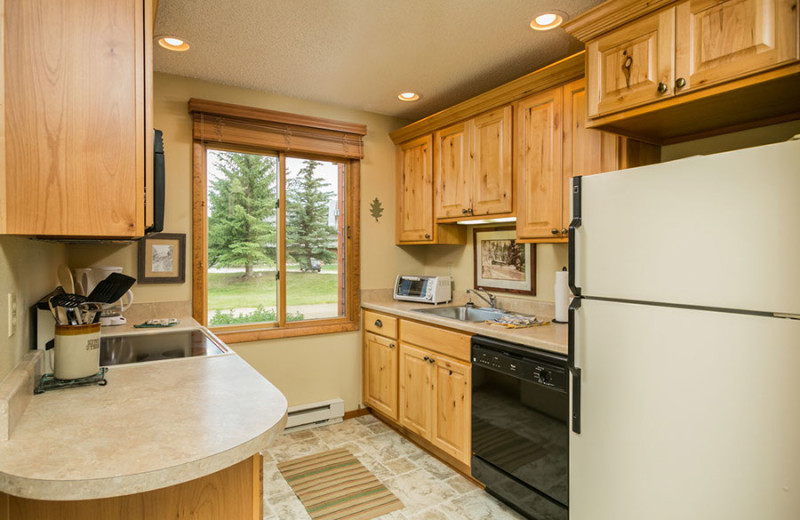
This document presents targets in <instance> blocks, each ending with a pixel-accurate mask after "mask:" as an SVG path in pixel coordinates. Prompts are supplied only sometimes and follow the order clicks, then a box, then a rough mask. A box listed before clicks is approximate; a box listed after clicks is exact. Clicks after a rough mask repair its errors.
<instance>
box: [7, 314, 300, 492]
mask: <svg viewBox="0 0 800 520" xmlns="http://www.w3.org/2000/svg"><path fill="white" fill-rule="evenodd" d="M189 327H191V322H190V323H187V324H185V325H184V326H182V327H181V328H189ZM161 330H162V331H163V330H174V329H161ZM119 332H123V331H122V330H120V331H119ZM154 333H156V332H154ZM109 335H110V334H109ZM106 379H107V380H108V384H107V385H106V386H102V387H101V386H87V387H81V388H69V389H63V390H56V391H50V392H45V393H44V394H40V395H36V396H33V398H32V399H31V400H30V402H29V404H28V406H27V409H26V410H25V412H24V413H23V415H22V416H21V418H20V419H19V422H18V424H17V425H16V428H15V429H14V431H13V433H12V434H11V436H10V439H9V440H7V441H0V491H2V492H5V493H8V494H11V495H16V496H20V497H25V498H32V499H39V500H83V499H96V498H105V497H112V496H121V495H127V494H132V493H140V492H144V491H150V490H153V489H159V488H163V487H167V486H172V485H175V484H179V483H182V482H187V481H189V480H193V479H196V478H199V477H202V476H205V475H208V474H211V473H214V472H217V471H219V470H222V469H224V468H227V467H229V466H232V465H233V464H236V463H238V462H240V461H242V460H244V459H246V458H248V457H251V456H252V455H254V454H255V453H257V452H259V451H260V450H262V449H263V448H265V447H266V446H268V445H269V444H270V443H271V442H272V440H273V439H274V438H275V436H277V435H278V434H279V433H280V432H281V431H282V430H283V426H284V425H285V423H286V414H287V402H286V398H285V397H284V396H283V394H281V392H280V391H279V390H278V389H277V388H275V386H273V385H272V384H271V383H270V382H269V381H267V380H266V379H264V377H262V376H261V374H259V373H258V372H256V370H255V369H253V368H252V367H251V366H250V365H248V364H247V363H246V362H245V361H244V360H243V359H241V358H240V357H239V356H238V355H236V354H235V353H232V352H229V353H226V354H221V355H216V356H204V357H192V358H181V359H173V360H165V361H158V362H151V363H139V364H131V365H118V366H112V367H111V368H110V369H109V370H108V373H107V374H106Z"/></svg>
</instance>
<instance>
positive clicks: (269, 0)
mask: <svg viewBox="0 0 800 520" xmlns="http://www.w3.org/2000/svg"><path fill="white" fill-rule="evenodd" d="M600 1H601V0H566V1H558V2H556V1H553V0H549V1H548V0H393V1H392V0H227V1H225V0H222V1H220V0H161V1H160V2H159V10H158V16H157V18H156V30H155V34H156V35H163V34H169V35H177V36H180V37H183V38H185V39H186V40H188V41H189V42H190V43H191V45H192V47H191V49H190V50H189V51H187V52H183V53H176V52H170V51H167V50H164V49H162V48H161V47H159V46H158V45H155V46H154V61H155V70H156V71H159V72H167V73H170V74H177V75H179V76H187V77H192V78H199V79H203V80H207V81H211V82H214V83H221V84H225V85H233V86H239V87H246V88H250V89H256V90H261V91H266V92H272V93H276V94H281V95H285V96H290V97H295V98H301V99H309V100H313V101H318V102H322V103H327V104H331V105H338V106H344V107H350V108H356V109H360V110H366V111H370V112H377V113H381V114H388V115H392V116H396V117H401V118H406V119H419V118H421V117H424V116H427V115H430V114H433V113H435V112H438V111H439V110H442V109H443V108H446V107H448V106H450V105H453V104H456V103H458V102H460V101H464V100H465V99H469V98H470V97H472V96H475V95H477V94H480V93H481V92H485V91H487V90H489V89H491V88H493V87H496V86H498V85H502V84H503V83H506V82H508V81H510V80H512V79H514V78H518V77H520V76H523V75H525V74H527V73H529V72H531V71H533V70H535V69H537V68H539V67H541V66H543V65H546V64H548V63H552V62H553V61H556V60H558V59H560V58H563V57H565V56H568V55H570V54H573V53H575V52H578V51H579V50H581V49H582V48H583V45H582V44H581V43H580V42H579V41H577V40H576V39H575V38H573V37H571V36H569V35H567V34H566V33H565V32H564V30H563V29H560V28H558V29H554V30H552V31H548V32H539V31H533V30H531V29H530V28H529V27H528V23H529V22H530V20H531V18H533V16H535V15H537V14H539V13H541V12H543V11H546V10H547V9H548V8H549V9H557V10H559V11H562V12H564V13H566V14H567V15H568V17H570V18H571V17H574V16H575V15H577V14H578V13H581V12H584V11H586V10H587V9H589V8H590V7H592V6H594V5H597V4H599V3H600ZM404 90H413V91H415V92H419V93H420V94H421V95H422V99H421V100H419V101H417V102H415V103H404V102H402V101H399V100H398V99H397V94H398V93H399V92H401V91H404Z"/></svg>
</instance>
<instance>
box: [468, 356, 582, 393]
mask: <svg viewBox="0 0 800 520" xmlns="http://www.w3.org/2000/svg"><path fill="white" fill-rule="evenodd" d="M472 363H473V365H480V366H483V367H486V368H489V369H491V370H494V371H496V372H500V373H503V374H508V375H511V376H514V377H516V378H519V379H523V380H525V381H530V382H532V383H536V384H539V385H542V386H546V387H551V388H553V389H555V390H561V391H563V392H567V391H569V380H568V378H567V368H566V366H559V365H556V364H553V363H548V362H545V361H542V360H538V359H536V358H535V357H523V356H520V355H517V354H512V353H509V352H500V351H496V350H493V349H489V348H485V347H480V346H475V345H473V347H472Z"/></svg>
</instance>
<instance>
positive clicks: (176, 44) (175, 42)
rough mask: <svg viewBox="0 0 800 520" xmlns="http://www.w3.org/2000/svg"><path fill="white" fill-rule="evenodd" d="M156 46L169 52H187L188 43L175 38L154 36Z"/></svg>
mask: <svg viewBox="0 0 800 520" xmlns="http://www.w3.org/2000/svg"><path fill="white" fill-rule="evenodd" d="M156 40H157V41H158V44H159V45H161V46H162V47H164V48H165V49H167V50H170V51H178V52H183V51H188V50H189V42H187V41H186V40H184V39H183V38H178V37H177V36H156Z"/></svg>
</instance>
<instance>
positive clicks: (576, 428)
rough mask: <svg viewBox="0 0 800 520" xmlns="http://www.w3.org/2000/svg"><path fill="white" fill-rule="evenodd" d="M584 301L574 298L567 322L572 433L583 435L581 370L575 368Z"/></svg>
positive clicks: (570, 305)
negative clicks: (577, 329)
mask: <svg viewBox="0 0 800 520" xmlns="http://www.w3.org/2000/svg"><path fill="white" fill-rule="evenodd" d="M582 301H583V300H582V299H581V298H580V297H578V298H573V299H572V303H570V304H569V311H568V312H569V321H568V322H567V363H568V365H569V373H570V374H571V376H572V431H573V432H575V433H578V434H579V433H581V369H580V368H578V367H576V366H575V314H576V313H575V311H576V310H577V309H579V308H580V306H581V302H582Z"/></svg>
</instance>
